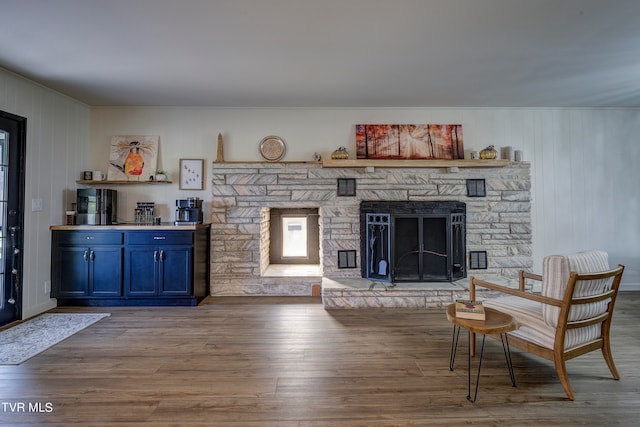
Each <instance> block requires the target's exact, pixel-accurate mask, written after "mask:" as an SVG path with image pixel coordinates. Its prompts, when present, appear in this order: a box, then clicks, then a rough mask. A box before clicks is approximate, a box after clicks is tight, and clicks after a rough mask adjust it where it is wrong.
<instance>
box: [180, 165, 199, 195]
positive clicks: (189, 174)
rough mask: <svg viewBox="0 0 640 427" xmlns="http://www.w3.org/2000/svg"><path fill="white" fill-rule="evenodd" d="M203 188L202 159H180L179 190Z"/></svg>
mask: <svg viewBox="0 0 640 427" xmlns="http://www.w3.org/2000/svg"><path fill="white" fill-rule="evenodd" d="M203 189H204V159H180V190H203Z"/></svg>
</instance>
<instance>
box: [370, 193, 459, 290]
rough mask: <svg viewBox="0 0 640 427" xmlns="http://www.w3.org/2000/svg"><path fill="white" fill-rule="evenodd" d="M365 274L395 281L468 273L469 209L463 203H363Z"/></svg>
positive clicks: (454, 277)
mask: <svg viewBox="0 0 640 427" xmlns="http://www.w3.org/2000/svg"><path fill="white" fill-rule="evenodd" d="M360 211H361V223H362V226H364V227H362V228H364V229H365V230H366V232H365V233H361V234H364V235H363V236H362V242H363V243H364V245H363V247H362V254H363V260H362V261H363V262H362V266H363V268H362V276H363V277H366V278H369V279H374V280H384V281H393V282H431V281H434V282H437V281H451V280H457V279H461V278H463V277H465V242H466V235H465V211H466V207H465V204H464V203H460V202H363V203H362V204H361V207H360Z"/></svg>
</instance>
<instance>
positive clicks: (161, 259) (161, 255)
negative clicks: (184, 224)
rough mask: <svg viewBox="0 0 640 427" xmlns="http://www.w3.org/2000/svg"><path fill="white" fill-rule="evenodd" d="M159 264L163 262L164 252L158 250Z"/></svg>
mask: <svg viewBox="0 0 640 427" xmlns="http://www.w3.org/2000/svg"><path fill="white" fill-rule="evenodd" d="M160 262H164V251H163V250H162V249H160Z"/></svg>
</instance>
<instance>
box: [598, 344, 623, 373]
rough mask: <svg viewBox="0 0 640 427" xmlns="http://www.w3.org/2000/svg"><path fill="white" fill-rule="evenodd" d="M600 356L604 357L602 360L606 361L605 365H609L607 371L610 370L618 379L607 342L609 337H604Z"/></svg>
mask: <svg viewBox="0 0 640 427" xmlns="http://www.w3.org/2000/svg"><path fill="white" fill-rule="evenodd" d="M602 356H603V357H604V361H605V362H607V366H608V367H609V371H611V375H613V378H615V379H616V380H619V379H620V374H618V370H617V369H616V364H615V363H613V356H612V354H611V345H610V344H609V337H605V338H604V342H603V343H602Z"/></svg>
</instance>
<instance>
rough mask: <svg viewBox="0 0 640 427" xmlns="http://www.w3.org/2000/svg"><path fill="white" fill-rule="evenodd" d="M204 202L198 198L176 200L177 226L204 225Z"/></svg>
mask: <svg viewBox="0 0 640 427" xmlns="http://www.w3.org/2000/svg"><path fill="white" fill-rule="evenodd" d="M202 219H203V214H202V200H200V199H199V198H197V197H189V198H187V199H178V200H176V220H175V222H174V224H175V225H192V224H202Z"/></svg>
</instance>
